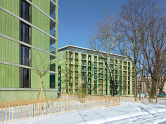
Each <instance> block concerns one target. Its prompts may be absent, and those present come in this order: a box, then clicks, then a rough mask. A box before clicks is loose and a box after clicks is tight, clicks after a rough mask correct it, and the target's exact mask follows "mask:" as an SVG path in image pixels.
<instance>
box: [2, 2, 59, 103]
mask: <svg viewBox="0 0 166 124" xmlns="http://www.w3.org/2000/svg"><path fill="white" fill-rule="evenodd" d="M52 46H54V48H55V49H54V53H51V52H50V51H52V49H51V48H52ZM57 55H58V0H0V101H8V100H16V99H34V98H37V95H38V92H39V89H40V77H39V75H38V74H37V71H41V72H43V71H44V70H45V69H46V66H49V63H50V58H56V56H57ZM57 72H58V66H57V65H56V64H55V68H54V69H50V68H49V69H48V72H47V73H46V74H45V75H44V76H43V85H44V88H45V91H46V94H47V97H48V98H55V97H56V95H57V88H58V83H55V82H58V76H57V75H58V74H57ZM50 88H51V89H50Z"/></svg>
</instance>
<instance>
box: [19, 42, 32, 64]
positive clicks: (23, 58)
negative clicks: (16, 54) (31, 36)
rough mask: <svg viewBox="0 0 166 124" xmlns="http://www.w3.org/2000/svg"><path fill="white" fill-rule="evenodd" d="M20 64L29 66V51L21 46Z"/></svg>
mask: <svg viewBox="0 0 166 124" xmlns="http://www.w3.org/2000/svg"><path fill="white" fill-rule="evenodd" d="M21 64H22V65H27V66H29V65H30V49H29V48H28V47H26V46H23V45H21Z"/></svg>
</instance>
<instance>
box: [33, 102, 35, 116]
mask: <svg viewBox="0 0 166 124" xmlns="http://www.w3.org/2000/svg"><path fill="white" fill-rule="evenodd" d="M33 114H34V116H33V117H35V100H34V104H33Z"/></svg>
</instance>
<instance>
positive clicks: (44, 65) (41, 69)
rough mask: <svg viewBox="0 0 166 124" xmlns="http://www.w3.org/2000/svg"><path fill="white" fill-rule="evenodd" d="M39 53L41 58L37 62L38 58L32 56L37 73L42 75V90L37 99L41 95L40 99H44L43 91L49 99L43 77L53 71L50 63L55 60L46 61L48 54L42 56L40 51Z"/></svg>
mask: <svg viewBox="0 0 166 124" xmlns="http://www.w3.org/2000/svg"><path fill="white" fill-rule="evenodd" d="M37 54H38V57H39V60H40V62H39V63H37V62H36V58H35V57H34V56H32V57H33V63H34V65H33V66H34V69H35V71H36V73H37V75H38V76H39V77H40V90H39V93H38V97H37V99H39V96H40V99H41V100H42V99H43V92H44V94H45V97H46V99H47V95H46V93H45V91H44V86H43V77H44V76H45V75H46V74H47V73H48V72H50V71H51V70H50V65H51V64H52V63H53V60H50V61H48V62H46V61H47V58H48V55H46V56H45V57H43V56H41V54H40V52H39V51H38V53H37Z"/></svg>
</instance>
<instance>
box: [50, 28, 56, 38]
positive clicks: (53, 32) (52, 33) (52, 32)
mask: <svg viewBox="0 0 166 124" xmlns="http://www.w3.org/2000/svg"><path fill="white" fill-rule="evenodd" d="M50 35H52V36H54V37H55V29H52V30H50Z"/></svg>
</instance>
